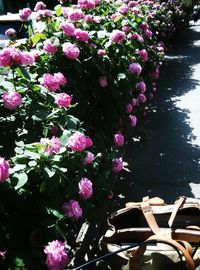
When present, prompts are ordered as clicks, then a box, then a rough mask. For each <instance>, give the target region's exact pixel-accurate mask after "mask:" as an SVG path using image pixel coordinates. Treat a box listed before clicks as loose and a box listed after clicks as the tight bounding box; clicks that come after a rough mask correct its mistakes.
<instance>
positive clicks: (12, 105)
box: [2, 91, 22, 110]
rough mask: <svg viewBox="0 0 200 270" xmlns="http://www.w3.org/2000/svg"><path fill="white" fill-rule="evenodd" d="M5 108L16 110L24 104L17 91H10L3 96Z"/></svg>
mask: <svg viewBox="0 0 200 270" xmlns="http://www.w3.org/2000/svg"><path fill="white" fill-rule="evenodd" d="M2 98H3V102H4V106H5V107H6V108H7V109H9V110H14V109H16V108H17V107H19V106H20V105H21V104H22V97H21V95H20V93H18V92H16V91H9V92H6V93H4V94H3V96H2Z"/></svg>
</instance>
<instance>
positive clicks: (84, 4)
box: [78, 0, 95, 9]
mask: <svg viewBox="0 0 200 270" xmlns="http://www.w3.org/2000/svg"><path fill="white" fill-rule="evenodd" d="M78 5H79V6H80V8H81V9H94V8H95V2H94V1H93V0H78Z"/></svg>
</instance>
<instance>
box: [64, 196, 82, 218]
mask: <svg viewBox="0 0 200 270" xmlns="http://www.w3.org/2000/svg"><path fill="white" fill-rule="evenodd" d="M62 208H63V212H64V216H66V217H68V218H71V219H72V220H77V219H79V218H81V217H82V215H83V212H82V209H81V207H80V205H79V203H78V202H77V201H75V200H70V201H69V202H66V203H64V204H63V207H62Z"/></svg>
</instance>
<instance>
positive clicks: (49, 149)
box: [40, 136, 61, 156]
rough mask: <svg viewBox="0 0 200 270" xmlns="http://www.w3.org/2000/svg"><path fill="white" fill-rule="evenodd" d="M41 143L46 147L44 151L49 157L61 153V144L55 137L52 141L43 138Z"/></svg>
mask: <svg viewBox="0 0 200 270" xmlns="http://www.w3.org/2000/svg"><path fill="white" fill-rule="evenodd" d="M40 143H41V144H42V145H43V146H44V151H45V153H47V155H48V156H52V155H53V153H59V152H60V148H61V142H60V141H59V139H58V138H56V137H54V136H53V137H52V138H51V139H48V138H41V140H40Z"/></svg>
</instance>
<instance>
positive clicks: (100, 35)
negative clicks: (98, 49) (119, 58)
mask: <svg viewBox="0 0 200 270" xmlns="http://www.w3.org/2000/svg"><path fill="white" fill-rule="evenodd" d="M107 35H108V34H107V31H106V30H100V31H98V32H97V37H98V38H99V39H102V38H105V37H107Z"/></svg>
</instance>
